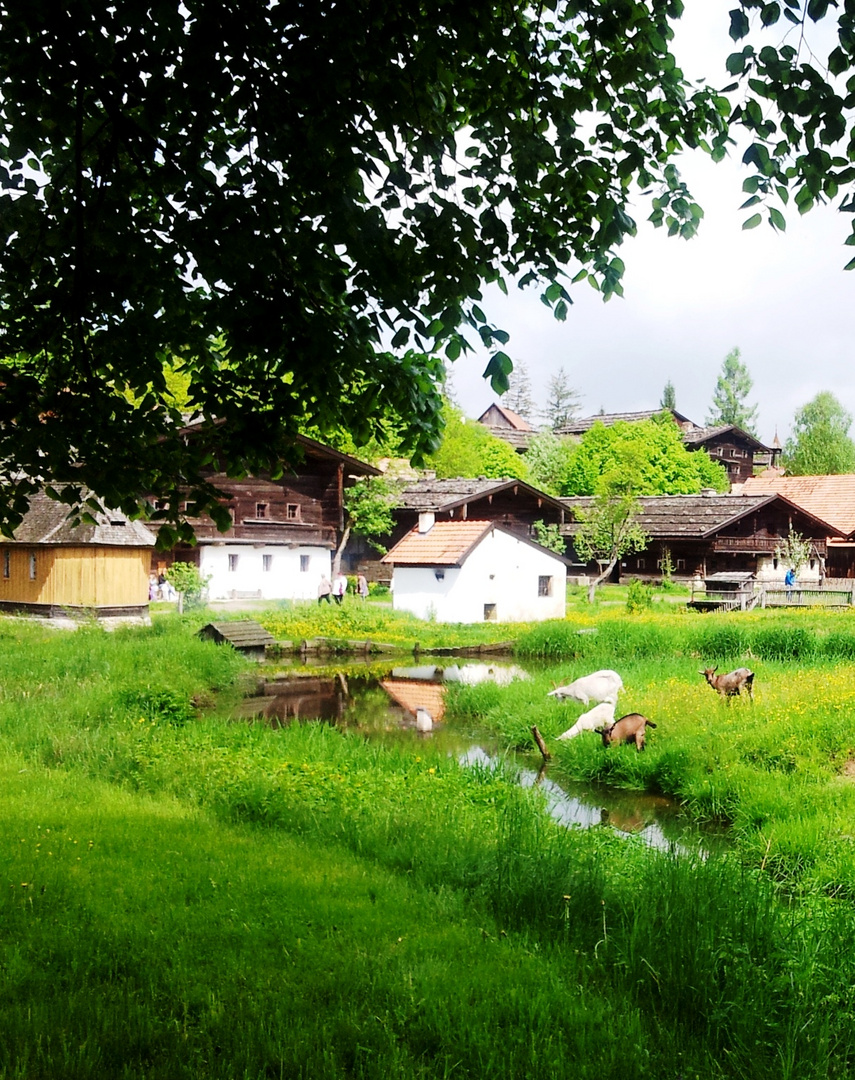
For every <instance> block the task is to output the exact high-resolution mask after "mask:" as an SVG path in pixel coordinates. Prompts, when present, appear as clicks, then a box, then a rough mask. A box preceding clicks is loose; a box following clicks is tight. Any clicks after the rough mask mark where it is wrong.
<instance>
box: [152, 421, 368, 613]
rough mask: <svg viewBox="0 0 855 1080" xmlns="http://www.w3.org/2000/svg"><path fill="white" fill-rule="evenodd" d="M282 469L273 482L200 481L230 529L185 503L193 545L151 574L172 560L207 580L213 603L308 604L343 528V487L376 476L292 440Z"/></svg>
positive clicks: (159, 559) (303, 440)
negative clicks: (215, 494)
mask: <svg viewBox="0 0 855 1080" xmlns="http://www.w3.org/2000/svg"><path fill="white" fill-rule="evenodd" d="M283 466H284V469H283V474H282V476H281V477H278V478H276V479H274V478H272V477H271V476H267V475H263V474H262V475H258V476H249V477H246V478H243V479H234V478H232V477H228V476H226V475H224V474H220V473H217V472H215V471H213V470H212V471H211V473H210V475H209V477H208V479H210V481H211V482H212V483H213V484H214V485H215V486H216V487H218V488H219V489H220V490H221V491H223V492H224V498H223V500H222V502H223V504H224V505H225V506H226V507H227V508H228V510H229V514H230V515H231V519H232V524H231V528H229V529H228V530H227V531H226V532H219V531H218V529H217V526H216V525H215V524H214V522H213V521H212V520H211V518H210V517H208V516H207V515H205V516H202V517H195V516H193V514H192V506H190V504H186V506H185V508H186V509H187V510H188V515H187V520H188V521H189V522H190V523H191V524H192V525H193V528H194V530H195V533H196V540H197V542H196V544H195V545H192V546H191V545H179V546H177V547H175V548H174V549H172V550H171V551H169V552H164V553H159V554H158V555H157V556H156V569H157V571H158V572H162V571H163V570H164V569H165V568H166V566H168V565H169V564H171V563H172V562H176V561H182V562H190V563H193V564H195V565H196V566H198V567H199V570H200V573H201V574H202V575H203V577H206V578H209V579H210V580H209V584H208V595H209V597H210V599H213V600H216V599H221V600H228V599H246V598H250V597H257V598H259V599H265V600H272V599H312V598H315V597H316V596H317V588H318V584H319V582H320V579H321V576H322V575H327V576H329V574H330V570H331V552H332V551H334V550H335V548H336V546H337V542H338V535H339V531H340V530H341V529H342V528H343V527H344V491H345V488H346V487H347V486H348V485H350V484H352V483H353V482H354V481H355V480H356V479H357V478H358V477H361V476H376V475H377V474H378V473H379V470H378V469H375V468H374V466H373V465H368V464H366V463H365V462H364V461H359V460H358V459H356V458H353V457H350V456H349V455H348V454H342V453H339V451H337V450H333V449H332V447H329V446H325V445H324V444H323V443H320V442H317V441H316V440H315V439H310V438H308V437H307V436H304V435H298V436H296V437H295V439H294V454H293V457H292V458H291V459H290V460H288V461H287V462H283ZM152 527H153V528H154V529H156V524H153V526H152Z"/></svg>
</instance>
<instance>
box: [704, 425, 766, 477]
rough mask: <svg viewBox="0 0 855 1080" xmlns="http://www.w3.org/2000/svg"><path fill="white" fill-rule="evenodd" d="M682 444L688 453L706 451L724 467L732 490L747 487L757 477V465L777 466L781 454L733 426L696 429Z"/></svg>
mask: <svg viewBox="0 0 855 1080" xmlns="http://www.w3.org/2000/svg"><path fill="white" fill-rule="evenodd" d="M683 442H684V443H685V444H686V447H687V449H689V450H706V452H707V453H708V454H709V456H710V457H711V458H712V459H713V461H718V462H719V463H720V464H722V465H723V466H724V467H725V469H727V477H728V479H729V480H730V486H731V487H732V488H733V487H737V486H738V485H740V484H744V483H745V481H746V480H749V479H750V478H751V477H752V476H753V475H754V465H755V462H758V463H759V462H760V461H762V462H763V463H764V464H765V463H767V462H769V461H772V463H773V464H774V462H775V461H776V460H777V456H778V453H779V452H780V451H776V450H775V449H774V448H773V447H771V446H765V445H764V444H763V443H761V442H760V440H759V439H755V438H754V436H753V435H750V434H749V433H748V432H747V431H743V430H742V428H738V427H735V426H734V425H733V424H722V425H721V426H719V427H703V428H702V427H693V428H691V429H690V430H688V431H684V433H683Z"/></svg>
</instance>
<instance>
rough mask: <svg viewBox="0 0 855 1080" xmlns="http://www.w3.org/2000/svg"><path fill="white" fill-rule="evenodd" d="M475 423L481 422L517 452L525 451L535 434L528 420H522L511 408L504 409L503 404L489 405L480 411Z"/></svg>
mask: <svg viewBox="0 0 855 1080" xmlns="http://www.w3.org/2000/svg"><path fill="white" fill-rule="evenodd" d="M477 423H479V424H483V425H484V427H486V428H487V429H488V430H489V431H490V433H491V434H492V435H495V436H496V438H497V439H503V440H504V441H505V442H506V443H508V444H509V445H511V446H512V447H513V448H514V450H516V452H517V453H518V454H522V453H525V451H526V450H527V449H528V444H529V443H530V442H531V437H532V436H533V435H534V434H535V430H534V428H533V427H532V426H531V424H530V423H529V422H528V420H524V419H523V418H522V417H521V416H520V415H519V414H518V413H515V412H513V411H512V410H511V409H506V408H505V407H504V405H491V406H490V407H489V409H485V410H484V412H482V413H481V415H480V416H479V417H478V420H477Z"/></svg>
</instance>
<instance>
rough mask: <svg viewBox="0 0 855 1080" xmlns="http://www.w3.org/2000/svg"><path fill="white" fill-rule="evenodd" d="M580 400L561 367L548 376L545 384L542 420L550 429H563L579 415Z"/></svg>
mask: <svg viewBox="0 0 855 1080" xmlns="http://www.w3.org/2000/svg"><path fill="white" fill-rule="evenodd" d="M579 408H580V399H579V394H578V391H576V390H574V389H573V387H572V386H571V385H570V379H569V377H568V375H567V372H566V371H565V370H564V367H563V365H562V366H561V367H559V369H558V370H557V371H556V372H555V374H554V375H550V377H549V381H548V382H547V384H546V407H545V408H544V410H543V418H544V420H545V421H546V423H547V424H548V425H549V427H551V428H553V429H554V428H560V427H564V425H565V424H569V423H570V421H571V420H575V419H576V417H577V416H578V415H579Z"/></svg>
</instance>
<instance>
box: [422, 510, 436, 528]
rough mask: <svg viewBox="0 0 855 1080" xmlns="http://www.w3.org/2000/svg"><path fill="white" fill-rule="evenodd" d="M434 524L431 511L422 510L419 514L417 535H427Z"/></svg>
mask: <svg viewBox="0 0 855 1080" xmlns="http://www.w3.org/2000/svg"><path fill="white" fill-rule="evenodd" d="M435 522H436V514H435V513H434V512H433V510H423V511H422V512H421V513H420V514H419V533H429V532H430V531H431V529H432V528H433V527H434V524H435Z"/></svg>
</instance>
